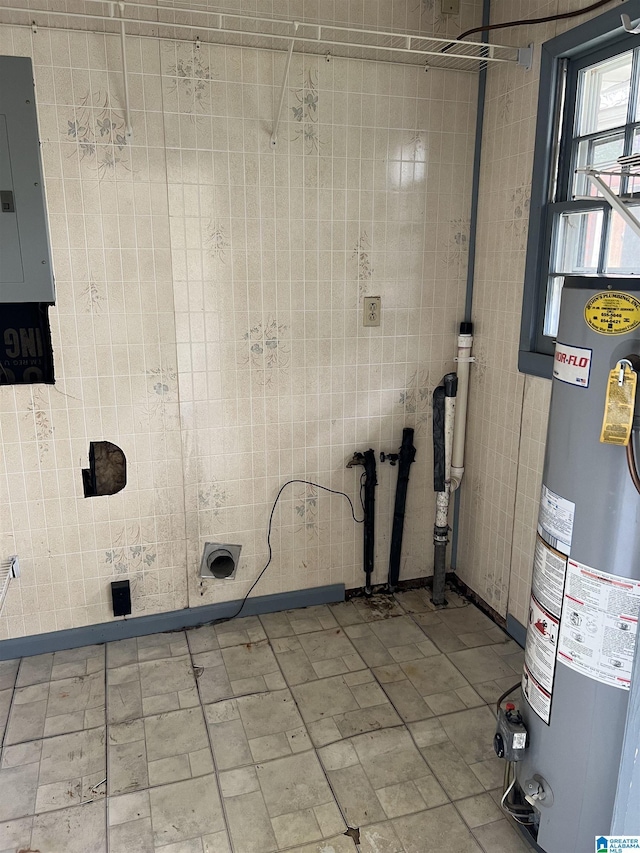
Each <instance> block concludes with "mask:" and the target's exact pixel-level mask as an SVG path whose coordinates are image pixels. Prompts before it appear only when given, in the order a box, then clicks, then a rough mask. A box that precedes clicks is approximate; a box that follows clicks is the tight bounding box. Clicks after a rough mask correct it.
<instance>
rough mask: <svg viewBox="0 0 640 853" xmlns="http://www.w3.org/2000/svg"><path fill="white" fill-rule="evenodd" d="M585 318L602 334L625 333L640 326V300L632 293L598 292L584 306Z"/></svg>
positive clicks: (591, 327)
mask: <svg viewBox="0 0 640 853" xmlns="http://www.w3.org/2000/svg"><path fill="white" fill-rule="evenodd" d="M584 320H585V323H586V324H587V326H589V328H590V329H593V331H594V332H598V333H599V334H601V335H624V334H625V333H626V332H632V331H633V330H634V329H637V328H638V326H640V301H639V300H637V299H636V298H635V296H632V295H631V294H630V293H619V292H617V291H606V290H605V291H603V292H602V293H596V295H595V296H592V297H591V299H590V300H589V301H588V302H587V304H586V305H585V306H584Z"/></svg>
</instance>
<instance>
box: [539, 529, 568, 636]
mask: <svg viewBox="0 0 640 853" xmlns="http://www.w3.org/2000/svg"><path fill="white" fill-rule="evenodd" d="M566 572H567V558H566V557H565V555H564V554H561V553H560V552H559V551H556V550H555V549H554V548H550V547H549V546H548V545H547V543H546V542H545V541H544V540H543V539H542V538H541V537H540V536H536V550H535V555H534V558H533V580H532V586H531V592H532V594H533V595H534V596H535V598H536V599H537V600H538V601H539V602H540V604H541V605H542V606H543V607H545V608H546V609H547V610H548V611H549V613H551V614H552V615H553V616H555V617H556V619H560V614H561V613H562V594H563V592H564V578H565V575H566Z"/></svg>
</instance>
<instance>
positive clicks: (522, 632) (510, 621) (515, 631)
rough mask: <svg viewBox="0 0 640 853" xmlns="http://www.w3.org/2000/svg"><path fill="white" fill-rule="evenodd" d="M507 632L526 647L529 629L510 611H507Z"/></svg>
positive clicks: (520, 644) (521, 645)
mask: <svg viewBox="0 0 640 853" xmlns="http://www.w3.org/2000/svg"><path fill="white" fill-rule="evenodd" d="M507 633H508V634H509V636H511V637H513V639H514V640H515V641H516V643H517V644H518V645H519V646H520V647H521V648H523V649H524V646H525V643H526V641H527V629H526V628H525V627H524V625H521V624H520V623H519V622H518V620H517V619H514V618H513V616H512V615H511V614H510V613H507Z"/></svg>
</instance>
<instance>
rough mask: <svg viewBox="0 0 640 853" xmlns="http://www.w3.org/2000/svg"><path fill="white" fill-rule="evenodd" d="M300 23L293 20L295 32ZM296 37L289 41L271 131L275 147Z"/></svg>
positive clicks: (272, 144) (272, 145)
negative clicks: (276, 109)
mask: <svg viewBox="0 0 640 853" xmlns="http://www.w3.org/2000/svg"><path fill="white" fill-rule="evenodd" d="M298 27H299V24H298V22H297V21H294V22H293V32H294V34H295V33H297V31H298ZM295 43H296V42H295V39H291V41H290V43H289V50H288V52H287V61H286V62H285V66H284V76H283V78H282V87H281V89H280V100H279V101H278V111H277V112H276V117H275V121H274V122H273V131H272V133H271V147H272V148H275V147H276V145H277V144H278V128H279V127H280V118H281V116H282V107H283V105H284V96H285V94H286V91H287V82H288V80H289V68H290V67H291V57H292V56H293V48H294V45H295Z"/></svg>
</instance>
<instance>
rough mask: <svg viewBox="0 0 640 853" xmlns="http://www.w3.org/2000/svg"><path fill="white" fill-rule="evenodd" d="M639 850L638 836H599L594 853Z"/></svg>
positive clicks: (639, 840)
mask: <svg viewBox="0 0 640 853" xmlns="http://www.w3.org/2000/svg"><path fill="white" fill-rule="evenodd" d="M625 850H640V835H600V836H599V837H597V838H596V853H623V851H625Z"/></svg>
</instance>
